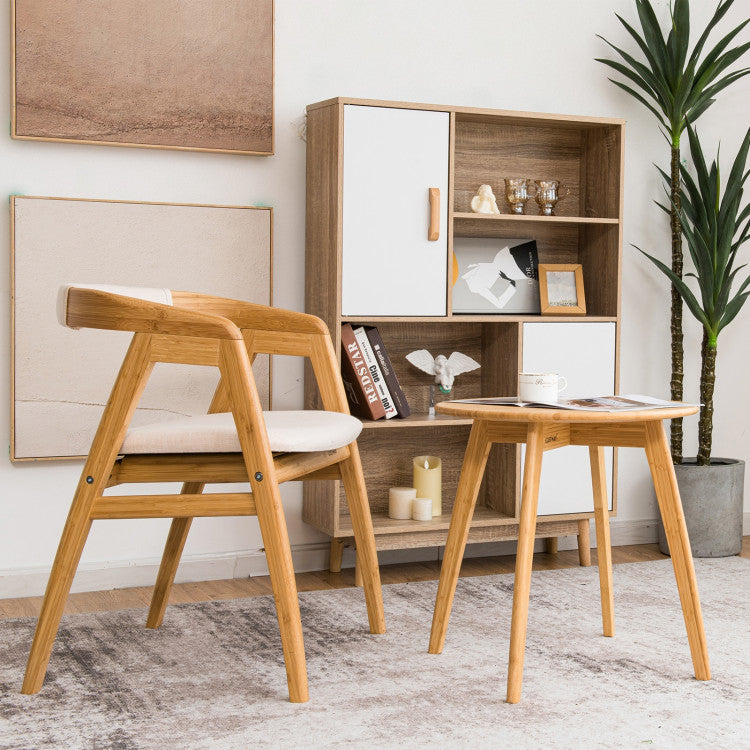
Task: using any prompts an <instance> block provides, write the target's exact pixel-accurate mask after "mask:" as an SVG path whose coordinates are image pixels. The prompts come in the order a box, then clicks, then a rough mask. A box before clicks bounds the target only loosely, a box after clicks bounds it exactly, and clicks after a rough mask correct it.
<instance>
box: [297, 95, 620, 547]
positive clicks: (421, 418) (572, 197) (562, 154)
mask: <svg viewBox="0 0 750 750" xmlns="http://www.w3.org/2000/svg"><path fill="white" fill-rule="evenodd" d="M347 108H350V109H349V110H347ZM363 108H372V111H373V112H376V113H377V116H378V117H386V118H387V117H388V116H389V114H388V113H389V112H392V111H396V112H398V111H404V110H406V111H408V112H411V113H420V112H425V113H429V112H433V113H445V114H446V115H447V123H448V127H447V128H446V130H445V133H446V135H445V153H444V159H445V168H446V170H447V180H446V182H447V195H444V196H443V197H442V200H443V201H444V205H443V207H442V208H443V211H444V227H445V234H444V235H443V237H442V238H441V239H442V241H443V242H444V244H443V245H441V249H439V250H438V249H437V248H436V249H435V256H434V257H435V260H434V261H430V262H434V263H441V264H444V269H443V270H444V279H445V280H444V282H443V286H442V289H440V290H438V291H439V294H442V295H443V298H444V312H443V313H442V314H440V315H434V314H429V315H421V314H418V313H417V314H413V313H411V312H410V313H408V314H398V313H396V314H393V313H389V314H379V312H378V309H377V303H375V306H374V307H372V308H371V309H367V310H365V311H359V310H358V311H356V312H351V311H349V312H345V311H344V308H345V304H342V299H343V298H345V297H346V295H345V289H344V287H345V285H346V284H347V283H350V282H349V281H347V279H348V278H350V276H347V273H346V272H345V270H344V268H345V266H346V265H347V263H351V262H353V261H352V258H356V256H357V253H359V252H364V251H360V243H361V242H363V241H364V240H363V239H362V238H363V237H366V236H367V235H369V234H372V233H375V234H377V233H378V232H380V234H379V235H378V236H379V237H380V240H379V241H380V242H381V243H382V245H383V246H385V245H386V244H388V245H390V244H392V243H396V244H398V243H399V242H401V241H402V240H403V243H404V245H403V246H400V247H399V248H397V252H398V253H400V254H401V256H406V255H408V254H409V253H410V246H409V244H408V241H407V240H406V239H404V238H407V237H411V236H412V234H411V232H412V229H411V228H409V227H407V228H401V227H399V226H398V225H397V222H396V219H395V218H393V219H392V218H391V213H392V212H391V211H389V207H393V206H399V205H401V203H402V202H403V201H407V200H410V199H411V198H410V196H406V197H401V195H400V194H399V193H398V191H399V189H400V186H401V184H402V182H403V180H402V179H401V178H402V176H401V175H400V174H393V175H392V178H390V179H389V177H388V175H386V177H385V178H384V179H385V184H386V186H387V188H386V189H387V190H388V192H389V194H388V195H384V194H383V189H382V187H381V188H380V192H378V191H376V190H375V189H373V193H372V194H370V195H361V194H357V196H356V198H354V197H353V196H352V195H350V194H348V193H347V189H346V187H345V185H344V182H345V180H344V175H345V173H346V169H347V167H348V166H349V164H348V163H347V160H351V159H353V158H354V157H353V156H352V153H351V142H350V141H349V140H348V135H349V133H348V127H349V126H348V125H347V114H348V111H353V110H356V113H357V116H358V117H364V118H365V119H366V118H367V115H368V111H369V110H365V109H363ZM623 129H624V123H623V122H622V121H621V120H614V119H597V118H591V117H574V116H556V115H547V114H534V113H525V112H520V113H519V112H507V111H499V110H481V109H474V108H464V107H453V106H439V105H425V104H408V103H401V102H380V101H371V100H362V99H346V98H338V99H331V100H328V101H325V102H320V103H317V104H313V105H310V106H309V107H308V123H307V232H306V235H307V239H306V309H307V311H308V312H311V313H313V314H315V315H318V316H320V317H322V318H323V319H324V320H325V321H326V323H327V324H328V326H329V328H330V330H331V334H332V336H333V338H334V343H335V344H336V346H337V348H339V346H340V341H339V335H340V325H341V323H342V322H350V323H353V324H363V323H364V324H371V325H377V326H378V329H379V330H380V333H381V336H382V337H383V340H384V342H385V344H386V346H387V348H388V351H389V354H390V356H391V359H392V361H393V363H394V367H395V369H396V371H397V374H398V377H399V380H400V382H401V385H402V387H403V389H404V391H405V393H406V396H407V399H408V401H409V404H410V406H411V409H412V416H410V417H408V418H407V419H391V420H388V421H385V420H379V421H377V422H366V423H365V429H364V430H363V432H362V435H361V436H360V438H359V446H360V453H361V455H362V462H363V467H364V472H365V478H366V481H367V488H368V494H369V497H370V505H371V508H372V514H373V523H374V527H375V534H376V544H377V547H378V548H379V549H393V548H406V547H424V546H434V545H442V544H444V542H445V538H446V536H447V531H448V525H449V522H450V512H451V509H452V505H453V498H454V496H455V490H456V486H457V482H458V476H459V472H460V469H461V463H462V460H463V454H464V450H465V446H466V441H467V438H468V434H469V430H470V423H469V422H468V421H466V420H456V419H450V418H446V417H440V416H438V417H429V416H428V414H427V411H428V400H429V379H427V377H426V376H425V375H424V374H423V373H420V372H419V371H417V370H416V369H415V368H413V367H411V366H410V365H409V364H408V363H407V362H406V360H405V355H406V354H407V353H409V352H410V351H413V350H414V349H419V348H425V349H428V350H429V351H431V352H432V353H433V354H436V353H445V354H450V352H452V351H461V352H463V353H465V354H467V355H469V356H470V357H473V358H474V359H476V360H477V361H479V362H481V364H482V367H481V368H480V369H479V370H476V371H474V372H471V373H467V374H465V375H462V376H461V377H460V378H458V379H457V380H456V383H455V387H454V390H453V392H452V393H451V394H450V396H447V397H445V396H443V398H469V397H476V396H502V395H514V394H515V393H517V373H518V371H519V370H521V369H523V367H522V365H523V362H524V361H525V356H526V354H528V350H530V347H531V343H530V342H531V337H530V336H529V335H528V333H529V331H528V330H527V329H526V327H527V326H531V325H534V324H536V323H540V322H545V323H548V322H552V323H554V324H555V325H557V326H559V325H561V324H566V323H567V324H573V326H571V325H568V326H567V327H565V326H564V325H563V328H556V329H552V330H554V331H561V332H562V331H563V330H565V331H567V332H568V334H570V332H571V331H573V332H575V331H580V332H581V337H582V339H585V334H586V332H587V331H593V330H594V328H588V329H586V328H578V326H582V325H583V326H585V325H588V324H597V323H598V324H600V328H599V329H597V330H599V331H601V326H604V328H605V329H606V331H608V332H609V331H611V334H610V333H607V335H608V336H610V338H611V341H612V346H611V356H610V355H608V356H609V358H610V360H611V361H610V362H609V363H608V367H609V370H611V380H610V381H609V385H608V386H607V388H608V389H612V388H615V389H616V387H617V369H618V362H617V359H618V350H619V316H620V273H621V244H622V225H621V222H622V168H623V143H624V133H623ZM379 140H380V136H379V133H377V132H376V133H375V134H374V136H373V139H372V147H373V149H375V150H377V148H378V147H379V146H378V143H379ZM368 146H369V144H368ZM347 147H348V148H349V150H348V151H347ZM405 153H406V154H407V156H406V157H402V158H401V162H404V163H406V162H408V161H409V160H410V159H409V158H408V157H409V151H408V149H407V150H406V152H405ZM355 156H356V155H355ZM441 158H442V157H441ZM401 162H398V161H396V163H397V165H398V164H399V163H401ZM374 164H375V167H376V168H377V163H375V162H374ZM399 168H400V167H398V166H397V167H396V169H399ZM511 176H513V177H515V176H528V177H530V178H545V177H547V178H550V177H551V178H554V179H559V180H561V181H562V182H563V183H564V184H565V185H567V186H568V188H569V189H570V194H569V195H568V196H567V197H565V198H563V199H561V200H560V202H559V203H558V205H557V209H556V214H557V215H555V216H540V215H537V213H536V211H537V207H536V205H535V203H534V202H533V200H530V201H529V203H528V204H527V214H525V215H516V214H511V213H510V211H509V209H508V207H507V205H501V204H503V203H504V202H503V200H502V195H503V194H502V186H503V184H504V182H503V181H504V179H505V178H506V177H511ZM381 182H382V180H381ZM482 183H490V184H491V185H492V186H493V188H494V191H495V194H496V196H497V199H498V206H499V207H501V210H502V211H504V213H502V214H500V215H492V216H488V215H479V214H474V213H471V212H470V208H469V204H470V201H471V198H472V197H473V196H474V195H475V193H476V190H477V188H478V186H479V185H480V184H482ZM431 186H432V185H431V184H428V183H425V184H424V186H423V188H424V192H423V193H421V192H420V193H419V198H418V202H417V205H416V207H415V210H414V212H413V213H414V218H415V220H416V221H418V222H421V221H423V219H424V216H425V212H426V205H423V203H424V204H426V197H427V188H428V187H431ZM446 198H447V200H446ZM359 200H362V201H364V202H365V205H367V206H370V208H371V211H372V224H370V225H368V226H366V227H362V232H361V234H359V233H358V232H357V231H356V230H352V228H351V227H352V222H351V220H350V217H349V216H348V213H347V212H349V211H352V210H353V209H352V206H353V205H354V204H355V202H356V203H357V205H359ZM420 201H421V202H420ZM347 222H348V223H347ZM345 225H346V226H347V227H349V229H347V232H348V234H345V231H344V226H345ZM524 236H528V237H533V238H534V239H535V240H536V241H537V248H538V253H539V262H540V263H581V264H582V266H583V272H584V288H585V293H586V303H587V315H586V316H585V317H581V316H563V317H561V316H554V318H552V317H548V316H540V315H474V314H471V315H467V314H458V313H453V312H452V309H451V303H452V299H451V289H452V268H453V265H452V264H453V259H452V249H453V241H454V238H456V237H493V238H498V239H502V238H515V237H524ZM376 247H377V245H376ZM440 253H442V255H441V254H440ZM428 257H429V256H428ZM374 260H377V258H374ZM374 266H375V268H377V264H374ZM349 268H351V266H349ZM391 270H392V269H391ZM398 275H399V274H396V275H395V276H398ZM404 275H405V276H406V277H407V280H406V281H407V283H410V284H411V286H403V287H400V288H399V287H397V286H393V288H389V284H394V285H397V284H398V283H401V281H400V280H399V279H398V278H394V274H390V275H389V274H385V275H384V278H383V279H381V278H380V277H379V275H378V273H377V271H373V275H372V279H371V282H372V283H373V284H375V283H382V284H383V291H382V294H383V298H384V299H386V298H388V299H395V298H398V295H404V294H411V293H417V294H418V293H420V289H419V286H420V285H419V271H418V270H417V271H416V272H414V271H411V272H409V271H407V272H406V273H405V274H404ZM388 295H390V297H388ZM529 330H531V329H529ZM545 330H546V329H545ZM537 339H538V337H537ZM525 344H526V347H527V350H526V351H525V349H524V346H525ZM537 346H538V344H537ZM560 369H561V370H565V368H564V367H561V368H560ZM306 402H307V405H308V406H309V407H314V406H316V405H317V403H318V401H317V391H316V389H315V386H314V381H313V380H312V379H311V378H306ZM418 454H432V455H438V456H440V457H441V458H442V459H443V515H442V516H437V517H435V518H433V520H432V521H425V522H419V521H394V520H393V519H389V518H388V517H387V506H388V488H389V487H392V486H397V485H410V484H411V479H412V478H411V459H412V457H413V456H414V455H418ZM520 476H521V451H520V449H519V448H518V447H516V446H510V445H507V446H506V445H496V446H494V447H493V449H492V452H491V454H490V459H489V462H488V468H487V472H486V475H485V480H484V484H483V487H482V490H481V492H480V498H479V501H478V505H477V510H476V513H475V516H474V519H473V523H472V527H471V532H470V537H469V541H495V540H503V539H514V538H516V536H517V524H518V512H519V493H520ZM582 492H584V493H586V492H588V493H589V495H590V487H589V486H587V487H585V488H582ZM540 507H541V506H540ZM612 508H613V512H614V510H615V497H614V491H613V500H612ZM592 515H593V508H592V509H591V510H590V511H589V510H574V511H570V512H555V513H554V514H548V515H544V516H540V519H539V523H538V526H537V529H538V530H537V533H538V535H539V536H541V537H556V536H560V535H565V534H576V533H579V532H581V531H583V529H584V527H585V528H586V529H587V528H588V519H589V518H590V517H591V516H592ZM303 518H304V520H305V521H306V522H308V523H310V524H312V525H313V526H315V527H316V528H318V529H320V530H322V531H324V532H325V533H327V534H329V535H330V536H331V537H332V538H333V539H334V540H337V544H338V546H339V548H340V546H341V543H342V542H343V543H349V542H350V541H351V538H352V530H351V524H350V521H349V516H348V509H347V506H346V500H345V497H344V495H343V492H342V490H341V488H340V487H339V486H338V483H337V482H333V481H330V482H310V483H307V484H306V485H305V490H304V504H303ZM583 544H585V545H587V544H588V539H587V538H586V539H584V540H583Z"/></svg>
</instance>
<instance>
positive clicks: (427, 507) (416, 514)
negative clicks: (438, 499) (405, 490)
mask: <svg viewBox="0 0 750 750" xmlns="http://www.w3.org/2000/svg"><path fill="white" fill-rule="evenodd" d="M411 517H412V518H413V519H414V520H415V521H431V520H432V499H431V498H429V497H416V498H414V500H412V503H411Z"/></svg>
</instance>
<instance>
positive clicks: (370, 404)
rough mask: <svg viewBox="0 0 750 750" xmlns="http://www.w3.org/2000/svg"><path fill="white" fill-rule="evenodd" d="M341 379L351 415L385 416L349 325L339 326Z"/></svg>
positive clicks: (371, 417) (375, 417) (360, 416)
mask: <svg viewBox="0 0 750 750" xmlns="http://www.w3.org/2000/svg"><path fill="white" fill-rule="evenodd" d="M341 379H342V380H343V381H344V389H345V390H346V396H347V398H348V399H349V407H350V408H351V411H352V414H354V415H356V416H358V417H359V418H360V419H381V418H382V417H384V416H385V409H384V408H383V403H382V402H381V400H380V397H379V396H378V391H377V388H376V387H375V383H373V381H372V377H371V375H370V370H369V368H368V367H367V365H366V364H365V360H364V357H363V356H362V351H361V350H360V348H359V344H358V343H357V339H356V338H355V337H354V331H353V329H352V327H351V325H350V324H349V323H344V324H343V325H342V326H341Z"/></svg>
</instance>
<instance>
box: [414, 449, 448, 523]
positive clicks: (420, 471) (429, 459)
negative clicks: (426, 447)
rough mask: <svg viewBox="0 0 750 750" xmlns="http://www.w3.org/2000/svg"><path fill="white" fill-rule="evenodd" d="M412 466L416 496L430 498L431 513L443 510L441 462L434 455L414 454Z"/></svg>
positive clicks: (439, 513)
mask: <svg viewBox="0 0 750 750" xmlns="http://www.w3.org/2000/svg"><path fill="white" fill-rule="evenodd" d="M413 466H414V487H415V488H416V490H417V497H429V498H431V499H432V515H433V516H439V515H441V514H442V512H443V493H442V487H443V468H442V467H443V462H442V461H441V459H439V458H437V457H436V456H416V457H415V459H414V462H413Z"/></svg>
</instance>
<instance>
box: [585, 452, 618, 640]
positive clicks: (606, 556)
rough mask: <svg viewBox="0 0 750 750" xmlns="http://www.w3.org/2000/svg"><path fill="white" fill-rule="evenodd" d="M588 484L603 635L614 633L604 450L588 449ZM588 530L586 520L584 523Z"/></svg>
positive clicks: (610, 549) (610, 548)
mask: <svg viewBox="0 0 750 750" xmlns="http://www.w3.org/2000/svg"><path fill="white" fill-rule="evenodd" d="M589 458H590V460H591V482H592V486H593V490H594V518H595V519H596V557H597V562H598V565H599V590H600V591H601V600H602V629H603V631H604V635H606V636H613V635H614V634H615V600H614V593H613V590H612V544H611V541H610V538H609V503H608V502H607V475H606V473H605V471H606V469H605V466H604V448H602V447H601V446H595V445H592V446H590V447H589ZM585 523H586V526H587V527H588V523H589V522H588V521H585Z"/></svg>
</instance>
